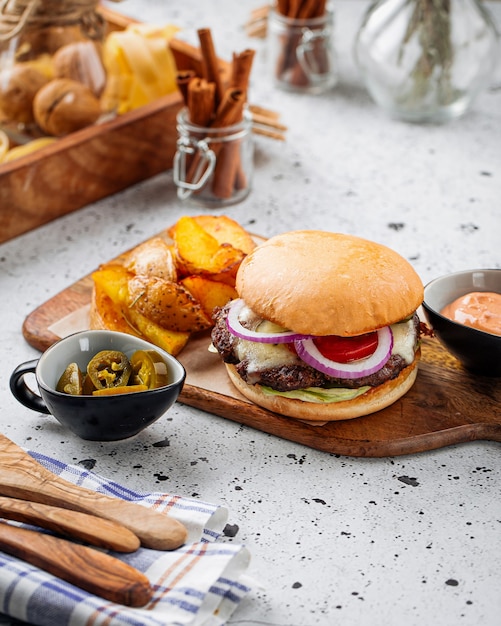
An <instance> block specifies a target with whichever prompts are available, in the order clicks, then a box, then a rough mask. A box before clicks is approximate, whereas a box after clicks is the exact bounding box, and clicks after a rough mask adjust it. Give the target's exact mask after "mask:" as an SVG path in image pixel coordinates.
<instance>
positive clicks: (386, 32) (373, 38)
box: [355, 0, 498, 123]
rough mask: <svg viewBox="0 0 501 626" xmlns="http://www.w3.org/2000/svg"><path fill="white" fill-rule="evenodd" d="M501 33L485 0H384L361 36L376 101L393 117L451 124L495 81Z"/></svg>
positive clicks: (363, 64)
mask: <svg viewBox="0 0 501 626" xmlns="http://www.w3.org/2000/svg"><path fill="white" fill-rule="evenodd" d="M497 39H498V34H497V32H496V28H495V25H494V23H493V21H492V19H491V17H490V14H489V13H488V11H487V10H486V9H485V8H484V7H483V6H482V3H481V2H480V1H479V0H377V1H376V2H374V3H373V4H372V5H371V6H370V7H369V9H368V11H367V13H366V15H365V17H364V19H363V21H362V24H361V26H360V28H359V31H358V33H357V36H356V40H355V59H356V62H357V65H358V67H359V69H360V71H361V75H362V78H363V80H364V82H365V85H366V87H367V90H368V91H369V93H370V95H371V96H372V98H373V100H374V101H375V102H376V103H377V104H378V105H379V106H381V107H382V108H383V109H384V110H386V111H387V112H388V113H389V114H390V115H391V116H392V117H395V118H398V119H402V120H405V121H409V122H418V123H419V122H421V123H443V122H447V121H450V120H453V119H456V118H458V117H460V116H461V115H463V114H464V113H465V112H466V111H468V110H469V109H470V108H471V106H472V104H473V102H474V100H475V98H476V97H477V96H478V94H479V93H480V92H481V91H482V90H483V89H485V88H486V87H487V86H488V85H489V82H490V80H491V77H492V75H493V73H494V69H495V66H496V54H497V45H498V41H497Z"/></svg>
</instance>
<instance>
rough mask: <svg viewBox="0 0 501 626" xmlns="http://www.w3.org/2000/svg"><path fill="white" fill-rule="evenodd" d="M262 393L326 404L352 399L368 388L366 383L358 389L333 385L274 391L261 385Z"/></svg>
mask: <svg viewBox="0 0 501 626" xmlns="http://www.w3.org/2000/svg"><path fill="white" fill-rule="evenodd" d="M261 389H262V390H263V393H265V394H268V395H270V396H282V397H284V398H292V399H294V400H303V401H304V402H317V403H318V404H326V403H329V402H345V401H346V400H353V399H354V398H358V396H361V395H363V394H364V393H365V392H366V391H368V390H369V389H370V387H369V386H368V385H366V386H365V387H359V388H358V389H344V388H341V387H333V388H332V389H323V388H321V387H306V388H305V389H296V390H294V391H275V389H272V388H271V387H267V386H266V385H261Z"/></svg>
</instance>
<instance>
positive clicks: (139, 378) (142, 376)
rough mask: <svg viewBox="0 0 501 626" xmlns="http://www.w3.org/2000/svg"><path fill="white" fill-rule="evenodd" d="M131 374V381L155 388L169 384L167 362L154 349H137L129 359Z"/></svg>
mask: <svg viewBox="0 0 501 626" xmlns="http://www.w3.org/2000/svg"><path fill="white" fill-rule="evenodd" d="M130 362H131V365H132V370H133V375H132V382H133V384H136V385H146V387H147V388H148V389H156V388H157V387H164V386H165V385H168V384H169V373H168V370H167V364H166V363H165V361H164V360H163V359H162V357H161V356H160V355H159V354H158V352H156V351H155V350H137V351H136V352H134V354H133V355H132V357H131V359H130Z"/></svg>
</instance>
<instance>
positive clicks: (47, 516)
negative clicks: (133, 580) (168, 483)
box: [0, 496, 140, 552]
mask: <svg viewBox="0 0 501 626" xmlns="http://www.w3.org/2000/svg"><path fill="white" fill-rule="evenodd" d="M0 517H4V518H5V519H11V520H15V521H16V522H25V523H27V524H34V525H35V526H40V527H41V528H47V529H48V530H52V531H54V532H56V533H58V534H59V535H66V536H69V537H74V538H75V539H79V540H81V541H85V542H86V543H90V544H92V545H93V546H98V547H100V548H106V549H108V550H115V551H116V552H134V551H135V550H137V549H138V548H139V546H140V541H139V537H138V536H137V535H135V534H134V533H133V532H132V531H130V530H129V529H128V528H126V527H125V526H123V525H122V524H118V523H117V522H112V521H111V520H107V519H103V518H102V517H96V516H95V515H88V514H87V513H79V512H78V511H70V510H68V509H62V508H60V507H58V506H50V505H49V504H40V503H38V502H28V501H27V500H19V499H17V498H6V497H4V496H0Z"/></svg>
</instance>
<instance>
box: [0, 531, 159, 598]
mask: <svg viewBox="0 0 501 626" xmlns="http://www.w3.org/2000/svg"><path fill="white" fill-rule="evenodd" d="M0 549H1V550H3V551H4V552H7V553H8V554H11V555H12V556H15V557H17V558H19V559H22V560H23V561H26V562H28V563H31V564H32V565H35V566H36V567H39V568H40V569H43V570H44V571H46V572H49V573H50V574H53V575H54V576H58V577H59V578H62V579H63V580H66V581H67V582H69V583H71V584H73V585H75V586H77V587H80V588H81V589H84V590H85V591H88V592H90V593H93V594H95V595H97V596H100V597H102V598H105V599H106V600H110V601H111V602H117V603H119V604H125V605H127V606H132V607H140V606H144V605H145V604H147V603H148V602H149V601H150V600H151V597H152V594H153V591H152V588H151V585H150V582H149V580H148V578H147V577H146V576H145V575H144V574H142V573H141V572H139V571H138V570H137V569H135V568H133V567H131V566H130V565H128V564H127V563H123V562H122V561H120V560H119V559H117V558H115V557H112V556H110V555H108V554H106V553H104V552H100V551H99V550H95V549H93V548H88V547H86V546H81V545H78V544H75V543H71V541H67V540H66V539H59V538H56V537H53V536H51V535H46V534H44V533H38V532H36V531H33V530H27V529H25V528H18V527H15V526H11V525H10V524H7V523H0Z"/></svg>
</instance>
